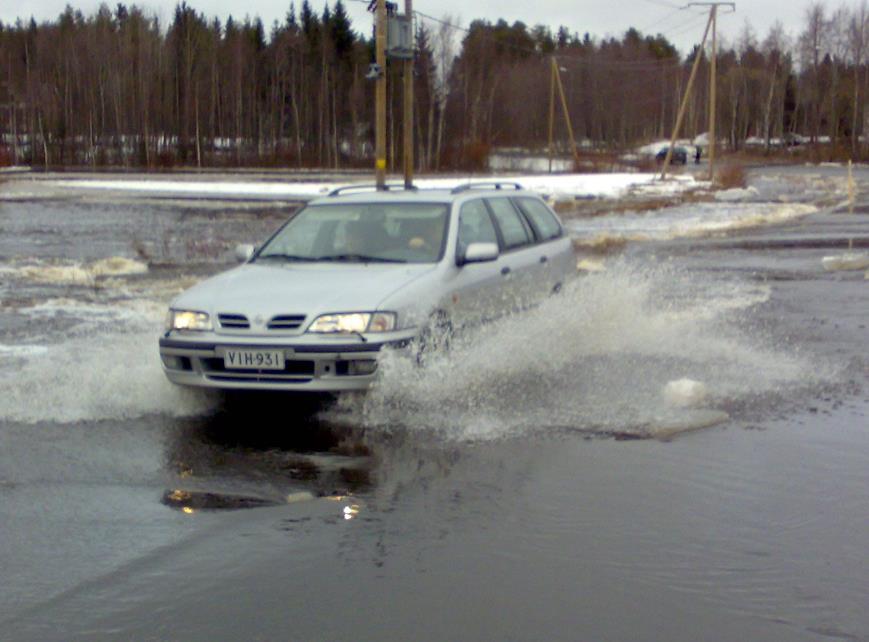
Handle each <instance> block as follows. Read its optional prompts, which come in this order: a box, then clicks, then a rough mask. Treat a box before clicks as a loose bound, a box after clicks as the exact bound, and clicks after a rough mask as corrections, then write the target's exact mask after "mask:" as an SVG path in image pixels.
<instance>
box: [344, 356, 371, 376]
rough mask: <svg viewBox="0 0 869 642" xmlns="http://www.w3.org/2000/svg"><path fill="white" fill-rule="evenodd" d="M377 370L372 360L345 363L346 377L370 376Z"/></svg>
mask: <svg viewBox="0 0 869 642" xmlns="http://www.w3.org/2000/svg"><path fill="white" fill-rule="evenodd" d="M375 370H377V362H376V361H374V360H373V359H364V360H362V359H360V360H358V361H348V362H347V374H348V375H370V374H373V373H374V371H375Z"/></svg>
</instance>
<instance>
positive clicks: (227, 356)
mask: <svg viewBox="0 0 869 642" xmlns="http://www.w3.org/2000/svg"><path fill="white" fill-rule="evenodd" d="M223 367H224V368H230V369H232V370H283V369H284V353H283V351H282V350H235V349H230V350H226V351H225V352H224V353H223Z"/></svg>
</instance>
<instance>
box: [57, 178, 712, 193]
mask: <svg viewBox="0 0 869 642" xmlns="http://www.w3.org/2000/svg"><path fill="white" fill-rule="evenodd" d="M493 181H499V182H515V183H519V184H520V185H522V186H523V187H525V188H527V189H531V190H533V191H536V192H539V193H540V194H541V195H542V196H544V198H551V199H555V200H573V199H576V198H580V199H582V198H619V197H621V196H624V195H625V194H626V193H628V192H629V191H631V190H634V189H638V188H640V189H642V190H643V193H646V194H649V195H654V194H673V193H678V192H682V191H685V190H688V189H692V188H695V187H697V186H698V185H699V183H697V182H696V181H695V180H694V177H693V176H673V177H671V179H670V180H667V181H659V180H658V176H657V174H628V173H622V174H558V175H548V174H546V175H534V174H515V175H508V176H492V177H475V178H455V177H451V178H420V179H418V180H416V181H415V184H416V186H417V187H419V188H422V189H437V188H440V189H452V188H454V187H457V186H458V185H463V184H466V183H469V182H470V183H491V182H493ZM51 183H52V184H53V185H54V186H56V187H62V188H65V189H73V190H94V191H97V190H100V191H116V192H132V193H139V194H143V195H146V194H160V195H164V196H165V195H172V196H177V197H183V198H214V197H223V198H227V199H232V198H236V199H238V198H250V199H256V198H284V199H288V200H310V199H313V198H317V197H319V196H323V195H325V194H328V193H329V192H330V191H331V190H333V189H335V188H337V187H341V186H345V185H348V184H352V183H347V182H341V183H338V182H314V181H310V182H307V181H298V182H289V181H202V180H147V179H141V180H125V179H119V180H112V179H93V180H91V179H85V180H58V181H52V182H51ZM359 183H360V184H370V183H371V181H370V180H365V181H359Z"/></svg>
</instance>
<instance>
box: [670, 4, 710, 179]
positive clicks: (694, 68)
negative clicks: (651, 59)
mask: <svg viewBox="0 0 869 642" xmlns="http://www.w3.org/2000/svg"><path fill="white" fill-rule="evenodd" d="M711 26H712V13H711V12H710V14H709V20H708V21H707V22H706V31H704V32H703V40H702V41H701V42H700V48H699V49H698V50H697V57H696V58H695V59H694V65H693V66H692V67H691V75H690V76H689V77H688V86H687V87H686V88H685V95H684V96H683V97H682V104H681V105H679V114H678V115H677V116H676V125H675V127H673V135H672V136H671V137H670V147H668V148H667V157H666V158H665V159H664V167H663V168H662V169H661V180H664V179H665V178H666V177H667V168H668V167H670V161H671V160H672V159H673V147H674V146H675V145H676V139H677V138H678V137H679V129H680V128H681V127H682V119H683V118H684V117H685V108H686V107H687V106H688V99H689V98H690V97H691V88H692V87H693V86H694V78H695V77H696V76H697V67H699V66H700V57H701V54H702V53H703V47H705V46H706V37H707V36H708V35H709V27H711Z"/></svg>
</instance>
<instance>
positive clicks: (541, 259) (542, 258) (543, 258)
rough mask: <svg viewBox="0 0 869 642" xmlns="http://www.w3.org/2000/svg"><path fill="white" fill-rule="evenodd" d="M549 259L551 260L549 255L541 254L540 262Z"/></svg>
mask: <svg viewBox="0 0 869 642" xmlns="http://www.w3.org/2000/svg"><path fill="white" fill-rule="evenodd" d="M548 260H549V257H548V256H541V257H540V262H541V263H546V262H547V261H548Z"/></svg>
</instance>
